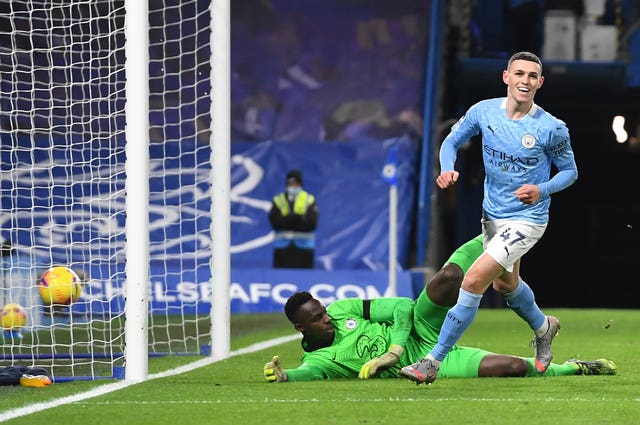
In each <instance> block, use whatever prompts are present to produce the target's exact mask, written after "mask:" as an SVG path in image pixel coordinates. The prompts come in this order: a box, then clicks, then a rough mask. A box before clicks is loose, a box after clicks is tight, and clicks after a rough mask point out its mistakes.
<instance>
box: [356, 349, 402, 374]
mask: <svg viewBox="0 0 640 425" xmlns="http://www.w3.org/2000/svg"><path fill="white" fill-rule="evenodd" d="M403 351H404V349H403V348H402V347H401V346H400V345H398V344H391V347H389V351H387V352H386V353H385V354H383V355H382V356H380V357H376V358H375V359H371V360H369V361H368V362H366V363H365V364H364V365H363V366H362V368H361V369H360V373H359V374H358V378H360V379H369V378H370V377H372V376H373V375H375V374H376V373H377V372H378V371H379V370H384V369H389V368H390V367H393V366H394V365H395V364H396V363H398V361H399V360H400V357H401V356H402V353H403Z"/></svg>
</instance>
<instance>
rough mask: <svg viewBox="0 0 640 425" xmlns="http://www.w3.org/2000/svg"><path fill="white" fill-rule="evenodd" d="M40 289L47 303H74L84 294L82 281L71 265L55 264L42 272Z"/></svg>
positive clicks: (39, 283)
mask: <svg viewBox="0 0 640 425" xmlns="http://www.w3.org/2000/svg"><path fill="white" fill-rule="evenodd" d="M38 291H39V292H40V297H41V298H42V302H44V304H45V305H53V304H67V305H69V304H72V303H73V302H75V301H76V300H77V299H78V298H80V295H81V294H82V282H80V278H79V277H78V275H77V274H76V272H74V271H73V270H71V269H70V268H69V267H64V266H55V267H51V268H50V269H48V270H47V271H46V272H44V273H43V274H42V277H41V278H40V281H39V282H38Z"/></svg>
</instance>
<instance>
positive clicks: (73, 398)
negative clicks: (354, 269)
mask: <svg viewBox="0 0 640 425" xmlns="http://www.w3.org/2000/svg"><path fill="white" fill-rule="evenodd" d="M300 337H301V335H300V334H299V333H298V334H294V335H288V336H283V337H279V338H274V339H270V340H267V341H263V342H258V343H256V344H252V345H249V346H248V347H245V348H241V349H239V350H236V351H232V352H231V353H230V354H229V357H234V356H239V355H242V354H249V353H254V352H256V351H260V350H264V349H265V348H269V347H274V346H276V345H280V344H284V343H286V342H289V341H294V340H296V339H299V338H300ZM217 361H218V360H213V359H212V358H210V357H208V358H206V359H202V360H197V361H195V362H193V363H189V364H187V365H184V366H180V367H177V368H174V369H169V370H166V371H164V372H159V373H153V374H150V375H149V377H148V378H147V381H150V380H152V379H158V378H166V377H169V376H173V375H179V374H181V373H186V372H190V371H192V370H195V369H198V368H200V367H203V366H208V365H210V364H213V363H216V362H217ZM144 382H146V381H144ZM139 383H140V381H134V382H131V381H121V382H114V383H111V384H107V385H102V386H100V387H97V388H94V389H92V390H89V391H86V392H83V393H79V394H74V395H70V396H67V397H62V398H58V399H54V400H49V401H46V402H41V403H34V404H31V405H29V406H24V407H19V408H16V409H13V410H8V411H6V412H2V413H0V422H4V421H7V420H9V419H14V418H19V417H20V416H26V415H30V414H32V413H37V412H41V411H43V410H47V409H51V408H53V407H58V406H62V405H64V404H69V403H77V402H79V401H82V400H87V399H89V398H93V397H98V396H101V395H104V394H108V393H111V392H114V391H118V390H121V389H123V388H127V387H130V386H131V385H135V384H139ZM61 385H63V384H61Z"/></svg>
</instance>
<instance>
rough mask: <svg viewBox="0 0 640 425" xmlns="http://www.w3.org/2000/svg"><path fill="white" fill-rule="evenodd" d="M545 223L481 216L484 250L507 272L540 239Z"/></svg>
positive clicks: (511, 269) (510, 270)
mask: <svg viewBox="0 0 640 425" xmlns="http://www.w3.org/2000/svg"><path fill="white" fill-rule="evenodd" d="M546 228H547V225H546V224H535V223H531V222H528V221H522V220H507V219H501V220H488V219H486V218H484V217H483V218H482V237H483V243H484V250H485V252H486V253H487V254H489V255H490V256H491V258H493V259H494V260H496V261H497V262H498V264H500V265H501V266H502V267H504V268H505V270H507V271H508V272H512V271H513V265H514V264H515V262H516V261H518V259H520V257H522V256H523V255H524V254H526V253H527V252H528V251H529V250H530V249H531V248H533V246H534V245H535V244H536V243H537V242H538V241H539V240H540V238H541V237H542V235H543V234H544V231H545V230H546Z"/></svg>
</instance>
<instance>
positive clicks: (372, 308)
mask: <svg viewBox="0 0 640 425" xmlns="http://www.w3.org/2000/svg"><path fill="white" fill-rule="evenodd" d="M481 253H482V237H481V236H478V237H477V238H475V239H473V240H471V241H469V242H467V243H466V244H464V245H463V246H461V247H460V248H458V250H457V251H456V252H455V253H454V254H453V255H452V256H451V257H450V258H449V260H448V261H447V263H445V265H444V266H443V267H442V269H440V271H439V272H438V273H437V274H436V275H435V276H434V278H433V280H431V282H429V284H428V285H427V286H426V287H425V289H424V290H423V291H422V293H421V294H420V296H419V297H418V299H417V300H416V301H415V303H414V301H413V300H411V299H409V298H377V299H372V300H362V299H358V298H350V299H343V300H338V301H335V302H333V303H332V304H331V305H330V306H329V307H328V308H325V307H324V306H323V305H322V303H321V302H320V301H318V300H317V299H315V298H313V296H312V295H311V294H310V293H308V292H297V293H295V294H293V295H292V296H291V297H290V298H289V299H288V300H287V303H286V305H285V313H286V315H287V317H288V318H289V321H291V323H292V324H293V325H294V327H295V328H296V330H298V331H299V332H301V333H302V335H303V339H302V348H303V350H304V351H305V354H304V355H303V357H302V365H301V366H299V367H298V368H296V369H284V368H283V367H282V365H281V364H280V359H279V357H278V356H274V357H273V359H272V360H271V361H270V362H268V363H267V364H265V366H264V376H265V378H266V379H267V381H269V382H285V381H311V380H316V379H335V378H355V377H359V378H360V379H368V378H371V377H373V376H378V377H381V378H391V377H397V376H398V372H399V371H400V369H401V368H402V367H404V366H407V365H410V364H412V363H414V362H416V361H418V359H419V358H421V357H424V356H425V355H426V353H428V352H429V350H431V348H432V347H433V346H434V344H435V343H436V342H437V340H438V334H439V332H440V327H441V326H442V323H443V321H444V320H445V316H446V313H447V311H448V310H449V307H450V306H452V305H453V304H454V303H455V302H456V299H457V297H458V290H459V289H460V283H461V282H462V277H463V275H464V272H466V270H467V269H468V268H469V267H470V266H471V264H472V263H473V262H474V261H475V259H476V258H477V257H478V256H479V255H480V254H481ZM615 373H616V365H615V364H614V363H613V362H612V361H610V360H606V359H599V360H595V361H582V360H568V361H566V362H565V363H564V364H557V363H552V364H551V365H550V366H549V368H548V369H547V371H546V372H544V373H543V374H542V375H541V374H539V373H538V372H537V371H536V368H535V365H534V359H533V358H522V357H517V356H509V355H502V354H494V353H490V352H488V351H485V350H482V349H479V348H470V347H463V346H455V347H454V348H453V350H451V352H450V353H449V354H448V355H447V357H446V358H445V359H444V362H443V363H442V366H441V367H440V370H439V372H438V377H439V378H458V377H489V376H491V377H516V376H527V377H531V376H561V375H614V374H615Z"/></svg>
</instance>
